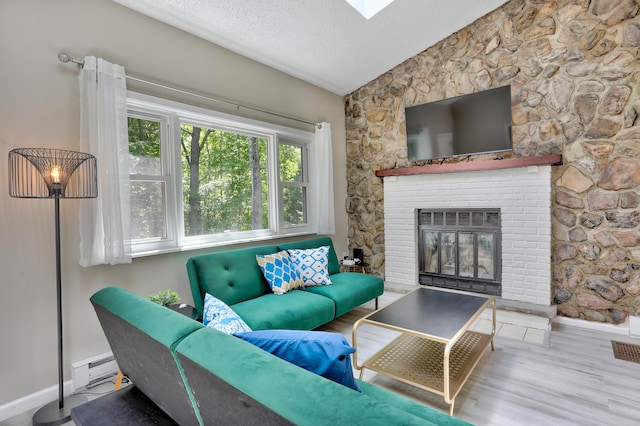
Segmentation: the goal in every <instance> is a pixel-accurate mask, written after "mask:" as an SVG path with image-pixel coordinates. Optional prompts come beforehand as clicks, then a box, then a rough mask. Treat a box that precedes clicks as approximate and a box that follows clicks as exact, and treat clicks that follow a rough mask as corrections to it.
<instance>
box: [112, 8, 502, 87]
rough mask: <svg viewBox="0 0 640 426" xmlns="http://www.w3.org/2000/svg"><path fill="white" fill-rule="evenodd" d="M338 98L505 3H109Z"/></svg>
mask: <svg viewBox="0 0 640 426" xmlns="http://www.w3.org/2000/svg"><path fill="white" fill-rule="evenodd" d="M113 1H115V2H117V3H120V4H122V5H123V6H126V7H128V8H131V9H133V10H136V11H138V12H140V13H143V14H145V15H147V16H149V17H152V18H154V19H157V20H159V21H161V22H164V23H166V24H168V25H171V26H174V27H176V28H179V29H182V30H184V31H186V32H188V33H191V34H193V35H195V36H198V37H200V38H202V39H204V40H207V41H210V42H212V43H215V44H217V45H219V46H222V47H224V48H227V49H229V50H231V51H233V52H235V53H238V54H240V55H243V56H246V57H248V58H250V59H253V60H255V61H257V62H260V63H262V64H265V65H268V66H270V67H272V68H275V69H277V70H279V71H282V72H284V73H286V74H289V75H291V76H294V77H297V78H300V79H301V80H304V81H307V82H309V83H311V84H314V85H316V86H319V87H322V88H324V89H326V90H329V91H331V92H333V93H335V94H338V95H345V94H347V93H351V92H352V91H354V90H356V89H358V88H359V87H361V86H363V85H364V84H366V83H368V82H369V81H371V80H373V79H375V78H377V77H378V76H379V75H381V74H383V73H384V72H386V71H388V70H390V69H391V68H393V67H394V66H396V65H398V64H399V63H401V62H403V61H404V60H406V59H408V58H410V57H412V56H414V55H416V54H417V53H419V52H421V51H423V50H424V49H426V48H427V47H429V46H432V45H433V44H435V43H436V42H438V41H440V40H442V39H443V38H445V37H447V36H449V35H451V34H452V33H454V32H456V31H458V30H460V29H461V28H464V27H465V26H467V25H468V24H470V23H471V22H473V21H475V20H476V19H478V18H479V17H481V16H483V15H485V14H487V13H488V12H490V11H492V10H494V9H496V8H497V7H499V6H501V5H502V4H504V3H506V1H507V0H395V1H394V2H392V3H391V4H389V5H388V6H386V7H385V8H383V9H382V10H381V11H380V12H378V13H377V14H375V15H374V16H373V17H371V18H370V19H366V18H364V17H363V16H362V15H361V14H360V13H358V12H357V11H356V10H355V9H354V8H353V7H351V5H350V4H348V3H347V2H346V1H345V0H113Z"/></svg>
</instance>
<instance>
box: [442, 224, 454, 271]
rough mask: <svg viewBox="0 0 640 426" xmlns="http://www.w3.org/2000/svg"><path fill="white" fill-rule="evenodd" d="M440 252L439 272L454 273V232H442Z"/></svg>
mask: <svg viewBox="0 0 640 426" xmlns="http://www.w3.org/2000/svg"><path fill="white" fill-rule="evenodd" d="M440 235H441V237H442V253H440V256H441V266H440V273H442V274H446V275H455V274H456V233H455V232H442V233H441V234H440Z"/></svg>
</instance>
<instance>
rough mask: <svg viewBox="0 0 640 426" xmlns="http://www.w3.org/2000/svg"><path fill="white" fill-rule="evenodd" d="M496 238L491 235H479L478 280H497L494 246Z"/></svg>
mask: <svg viewBox="0 0 640 426" xmlns="http://www.w3.org/2000/svg"><path fill="white" fill-rule="evenodd" d="M494 241H495V236H494V235H493V234H491V233H478V278H485V279H489V280H493V279H495V274H494V269H495V267H494V259H493V253H494V249H493V246H494V245H495V242H494Z"/></svg>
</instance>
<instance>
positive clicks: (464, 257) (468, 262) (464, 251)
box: [458, 232, 473, 277]
mask: <svg viewBox="0 0 640 426" xmlns="http://www.w3.org/2000/svg"><path fill="white" fill-rule="evenodd" d="M458 259H459V264H458V268H459V271H458V275H459V276H461V277H473V234H472V233H469V232H460V233H458Z"/></svg>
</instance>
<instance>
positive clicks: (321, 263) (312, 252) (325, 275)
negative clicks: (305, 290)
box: [288, 246, 331, 286]
mask: <svg viewBox="0 0 640 426" xmlns="http://www.w3.org/2000/svg"><path fill="white" fill-rule="evenodd" d="M288 252H289V256H291V261H292V262H293V264H294V265H296V268H297V269H298V272H300V275H301V276H302V280H303V281H304V285H305V286H314V285H329V284H331V278H329V246H322V247H318V248H313V249H306V250H299V249H294V250H288Z"/></svg>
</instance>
